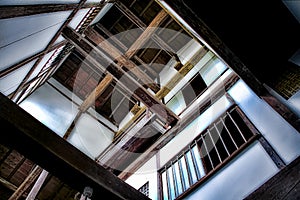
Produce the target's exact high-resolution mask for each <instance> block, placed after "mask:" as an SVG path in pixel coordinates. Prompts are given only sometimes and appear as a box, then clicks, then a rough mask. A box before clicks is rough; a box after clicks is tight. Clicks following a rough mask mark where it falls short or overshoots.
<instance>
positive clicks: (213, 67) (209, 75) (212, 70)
mask: <svg viewBox="0 0 300 200" xmlns="http://www.w3.org/2000/svg"><path fill="white" fill-rule="evenodd" d="M226 69H227V66H226V65H225V64H224V63H223V62H221V61H220V60H219V59H215V60H214V61H213V62H212V63H211V64H210V65H207V67H204V68H203V69H201V70H200V74H201V76H202V78H203V80H204V81H205V83H206V84H207V85H210V84H211V83H212V82H214V80H216V79H217V78H218V76H219V75H220V74H222V73H223V72H224V71H225V70H226Z"/></svg>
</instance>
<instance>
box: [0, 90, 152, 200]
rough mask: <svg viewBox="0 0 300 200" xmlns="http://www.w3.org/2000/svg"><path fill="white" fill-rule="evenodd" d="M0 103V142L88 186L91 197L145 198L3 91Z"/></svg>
mask: <svg viewBox="0 0 300 200" xmlns="http://www.w3.org/2000/svg"><path fill="white" fill-rule="evenodd" d="M0 105H1V106H0V125H1V127H2V128H4V129H5V130H9V133H8V132H7V133H4V134H0V141H1V144H4V145H5V146H7V147H9V148H13V149H16V150H17V151H18V152H20V153H21V154H22V155H24V156H25V157H27V158H28V159H30V160H32V161H33V162H35V163H36V164H38V165H39V166H41V167H42V168H43V169H45V170H47V171H48V172H49V173H50V174H52V175H54V176H56V177H58V178H59V179H60V180H62V181H63V182H65V183H66V184H68V185H69V186H70V187H72V188H74V189H76V190H78V191H83V189H84V188H85V187H86V186H89V187H92V188H93V191H94V192H93V196H92V199H101V198H103V196H105V197H107V198H108V199H111V200H120V199H131V200H149V198H148V197H147V196H145V195H144V194H142V193H141V192H139V191H137V190H136V189H134V188H133V187H131V186H130V185H128V184H127V183H125V182H124V181H122V180H120V179H119V178H118V177H116V176H115V175H113V174H112V173H111V172H109V171H107V170H106V169H105V168H104V167H102V166H100V165H99V164H97V163H96V162H95V161H94V160H92V159H90V158H89V157H88V156H87V155H85V154H84V153H83V152H81V151H80V150H78V149H77V148H76V147H74V146H73V145H72V144H70V143H68V142H67V141H65V140H64V139H63V138H61V137H60V136H59V135H57V134H56V133H55V132H53V131H52V130H51V129H49V128H48V127H47V126H45V125H44V124H42V123H41V122H39V121H38V120H37V119H36V118H34V117H33V116H32V115H30V114H29V113H27V112H26V111H25V110H24V109H22V108H21V107H19V106H18V105H17V104H15V103H14V102H13V101H11V100H10V99H8V98H7V97H6V96H4V95H3V94H0ZM16 138H17V139H16ZM28 147H30V148H28ZM45 158H47V159H45Z"/></svg>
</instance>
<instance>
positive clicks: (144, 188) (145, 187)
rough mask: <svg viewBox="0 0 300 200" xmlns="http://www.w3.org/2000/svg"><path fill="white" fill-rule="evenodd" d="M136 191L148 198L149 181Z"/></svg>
mask: <svg viewBox="0 0 300 200" xmlns="http://www.w3.org/2000/svg"><path fill="white" fill-rule="evenodd" d="M138 191H140V192H141V193H143V194H144V195H146V196H147V197H149V181H147V182H146V183H145V184H144V185H143V186H142V187H140V188H139V189H138Z"/></svg>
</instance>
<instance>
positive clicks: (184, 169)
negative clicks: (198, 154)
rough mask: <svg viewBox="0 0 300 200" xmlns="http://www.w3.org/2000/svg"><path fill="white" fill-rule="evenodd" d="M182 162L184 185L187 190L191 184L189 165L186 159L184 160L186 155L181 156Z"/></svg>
mask: <svg viewBox="0 0 300 200" xmlns="http://www.w3.org/2000/svg"><path fill="white" fill-rule="evenodd" d="M179 162H180V164H181V167H182V170H181V171H182V176H183V181H184V182H183V185H184V189H185V190H186V189H187V188H189V187H190V184H189V176H188V171H187V167H186V164H185V160H184V157H181V158H180V160H179Z"/></svg>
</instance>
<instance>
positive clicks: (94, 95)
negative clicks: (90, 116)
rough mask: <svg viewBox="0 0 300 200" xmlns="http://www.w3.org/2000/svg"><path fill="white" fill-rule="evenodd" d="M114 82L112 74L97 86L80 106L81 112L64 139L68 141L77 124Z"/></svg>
mask: <svg viewBox="0 0 300 200" xmlns="http://www.w3.org/2000/svg"><path fill="white" fill-rule="evenodd" d="M112 81H113V76H112V75H110V74H107V75H106V76H105V77H104V78H103V79H102V80H101V82H100V83H99V84H98V85H97V87H96V88H95V89H94V90H93V91H92V92H91V93H90V95H89V96H88V97H87V98H86V99H85V100H84V101H83V102H82V104H81V105H80V106H79V112H78V113H77V115H76V116H75V118H74V119H73V121H72V123H71V125H70V126H69V127H68V129H67V131H66V132H65V134H64V136H63V138H64V139H67V138H68V137H69V136H70V134H71V132H72V130H73V129H74V127H75V124H76V122H77V121H78V119H79V118H80V116H81V115H82V113H84V112H85V111H86V110H87V109H88V108H89V107H90V106H92V105H93V103H95V100H96V99H97V98H98V97H99V96H100V95H101V94H102V93H103V92H104V91H105V89H106V88H107V87H108V86H109V85H110V83H111V82H112Z"/></svg>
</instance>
